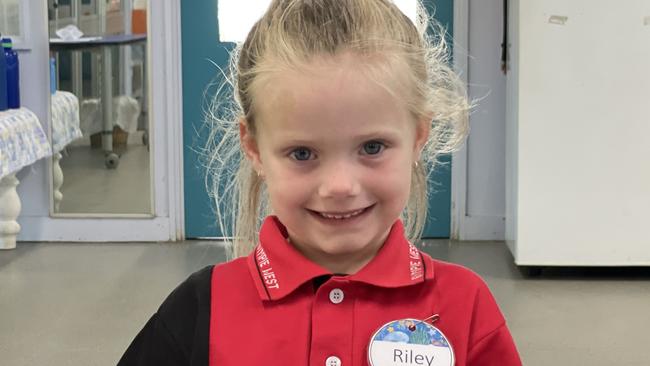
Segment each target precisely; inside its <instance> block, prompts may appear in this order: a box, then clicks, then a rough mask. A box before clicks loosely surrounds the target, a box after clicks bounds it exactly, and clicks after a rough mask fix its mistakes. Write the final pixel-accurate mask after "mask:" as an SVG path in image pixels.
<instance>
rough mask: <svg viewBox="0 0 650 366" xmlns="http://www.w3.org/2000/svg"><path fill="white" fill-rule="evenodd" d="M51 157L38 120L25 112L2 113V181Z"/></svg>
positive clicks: (25, 110)
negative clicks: (26, 167)
mask: <svg viewBox="0 0 650 366" xmlns="http://www.w3.org/2000/svg"><path fill="white" fill-rule="evenodd" d="M51 154H52V148H51V147H50V143H49V142H48V141H47V136H46V135H45V132H44V131H43V127H41V124H40V122H39V121H38V117H36V115H35V114H34V113H33V112H31V111H30V110H28V109H26V108H20V109H10V110H8V111H3V112H0V179H1V178H3V177H5V176H7V175H9V174H13V173H15V172H17V171H19V170H20V169H21V168H23V167H25V166H28V165H31V164H33V163H35V162H36V161H38V160H40V159H42V158H45V157H48V156H50V155H51Z"/></svg>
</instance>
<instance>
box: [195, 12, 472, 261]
mask: <svg viewBox="0 0 650 366" xmlns="http://www.w3.org/2000/svg"><path fill="white" fill-rule="evenodd" d="M418 8H419V9H418V18H417V21H416V22H415V23H414V22H412V21H411V20H410V19H409V18H408V17H406V15H404V14H403V13H402V12H401V11H400V10H399V9H398V8H397V7H396V6H395V5H394V4H393V3H392V2H391V1H390V0H273V1H272V3H271V5H270V6H269V8H268V10H267V11H266V13H265V14H264V15H263V16H262V18H261V19H260V20H259V21H258V22H257V23H256V24H255V25H254V26H253V28H252V30H251V31H250V33H249V34H248V37H247V38H246V41H245V42H244V43H243V44H241V45H238V46H237V47H236V48H235V49H234V50H233V51H232V52H231V56H230V63H229V69H228V71H227V72H222V73H223V76H224V81H223V82H222V83H220V84H219V87H218V90H217V91H216V93H215V94H214V97H213V100H212V104H211V107H210V110H209V111H208V115H207V119H206V120H207V122H208V123H210V135H209V138H208V144H207V147H206V153H205V155H204V156H205V158H206V161H205V162H204V163H205V165H206V167H207V175H206V185H207V187H208V192H209V193H210V195H211V197H212V198H213V199H214V203H215V204H214V209H215V215H216V217H217V224H218V225H219V228H220V229H221V232H222V233H223V234H224V236H234V237H233V241H232V242H230V244H231V246H230V248H231V254H232V255H233V256H235V257H239V256H245V255H248V254H249V252H250V251H251V250H252V249H253V247H254V246H255V245H256V243H257V232H258V230H259V226H260V224H261V220H262V218H263V217H265V216H266V215H268V214H270V208H269V204H268V199H267V194H266V191H265V187H264V182H263V180H262V178H261V177H259V176H258V175H257V173H256V172H255V171H254V169H253V167H252V165H251V163H250V162H249V161H248V160H247V159H245V158H243V153H242V150H241V147H240V145H239V121H240V120H244V121H245V123H247V127H248V129H249V131H250V132H251V133H252V134H253V136H254V134H255V123H256V103H255V101H254V97H255V89H256V87H257V85H259V83H260V82H261V81H262V80H264V78H265V77H267V76H269V75H272V74H274V73H276V72H278V71H282V70H289V69H290V70H295V69H303V70H304V69H306V68H307V67H308V65H309V61H310V60H313V59H314V58H315V57H323V56H328V57H330V56H331V57H334V56H336V55H339V54H341V53H342V52H347V51H352V52H354V53H355V54H357V55H359V56H365V57H366V58H367V59H369V60H370V59H372V60H373V62H370V63H369V65H368V68H369V70H370V74H371V77H372V78H373V81H375V82H377V83H378V84H380V85H381V86H382V87H384V88H387V89H389V91H391V92H392V94H393V95H394V96H396V97H397V98H399V99H400V100H403V101H404V102H405V103H406V106H407V107H408V108H409V111H410V112H411V114H412V115H413V117H414V120H415V121H420V120H423V119H427V120H430V121H431V132H430V135H429V140H428V141H427V143H426V144H425V146H424V149H423V151H422V154H421V156H420V161H419V163H418V164H416V165H415V166H414V167H413V170H412V183H411V192H410V196H409V199H408V203H407V206H406V208H405V209H404V212H403V215H402V219H403V221H404V225H405V229H406V235H407V237H408V238H409V239H410V240H412V241H414V240H416V239H418V238H419V237H420V235H421V233H422V230H423V228H424V224H425V220H426V213H427V202H428V200H427V178H428V175H429V173H430V172H431V171H432V170H433V168H434V167H435V166H436V165H437V164H438V158H439V156H440V155H441V154H446V153H450V152H452V151H454V150H455V149H456V148H458V147H459V146H460V145H461V144H462V142H463V141H464V138H465V136H466V135H467V130H468V126H467V119H468V111H469V109H470V106H469V103H468V100H467V96H466V92H465V88H464V85H463V83H462V82H461V81H460V79H459V77H458V76H457V75H456V73H455V72H454V71H453V70H452V69H451V68H450V67H449V65H448V61H449V54H448V50H447V44H446V41H445V37H444V34H445V32H444V29H443V28H442V27H441V26H440V25H439V24H437V23H436V22H434V21H433V20H431V19H430V17H429V16H428V15H427V12H426V10H424V8H423V6H422V5H421V4H420V3H419V2H418ZM376 56H379V57H376ZM377 59H378V60H377ZM397 63H401V64H403V65H405V66H406V67H405V68H404V67H403V68H401V69H404V70H405V75H399V76H400V77H404V79H403V80H404V81H403V83H404V85H406V86H407V87H408V88H409V89H408V91H410V92H409V93H399V92H398V91H395V90H390V88H391V86H390V84H388V83H382V82H381V80H382V78H385V75H390V72H388V73H387V72H386V71H387V69H388V70H394V67H395V66H396V65H397ZM370 64H371V65H370ZM233 96H234V97H233Z"/></svg>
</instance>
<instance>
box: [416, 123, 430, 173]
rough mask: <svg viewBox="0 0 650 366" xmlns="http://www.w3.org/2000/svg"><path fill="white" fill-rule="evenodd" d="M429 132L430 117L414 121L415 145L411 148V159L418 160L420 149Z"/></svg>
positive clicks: (425, 141)
mask: <svg viewBox="0 0 650 366" xmlns="http://www.w3.org/2000/svg"><path fill="white" fill-rule="evenodd" d="M430 132H431V118H428V117H425V118H423V119H421V120H419V121H417V122H416V125H415V145H414V150H413V161H414V162H417V161H418V160H420V155H421V154H422V149H423V148H424V145H425V144H426V143H427V140H428V139H429V133H430Z"/></svg>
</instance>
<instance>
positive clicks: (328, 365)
mask: <svg viewBox="0 0 650 366" xmlns="http://www.w3.org/2000/svg"><path fill="white" fill-rule="evenodd" d="M339 291H340V290H339ZM325 366H341V359H340V358H338V357H336V356H329V357H328V358H327V360H325Z"/></svg>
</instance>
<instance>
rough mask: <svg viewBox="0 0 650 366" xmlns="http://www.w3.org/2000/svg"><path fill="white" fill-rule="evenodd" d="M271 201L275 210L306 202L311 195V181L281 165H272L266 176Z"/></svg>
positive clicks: (278, 210)
mask: <svg viewBox="0 0 650 366" xmlns="http://www.w3.org/2000/svg"><path fill="white" fill-rule="evenodd" d="M265 181H266V187H267V192H268V194H269V201H270V203H271V207H272V208H273V211H274V212H280V211H282V210H283V209H284V208H285V207H287V206H291V205H297V204H300V203H301V202H304V201H305V199H306V197H308V195H309V183H308V180H307V179H306V178H305V177H298V175H297V174H296V173H295V172H293V171H291V170H289V169H286V168H283V167H282V166H281V165H271V169H269V170H268V174H267V175H266V177H265Z"/></svg>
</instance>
